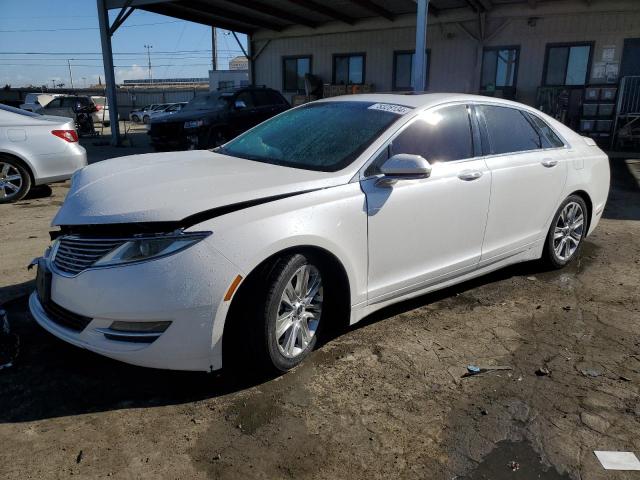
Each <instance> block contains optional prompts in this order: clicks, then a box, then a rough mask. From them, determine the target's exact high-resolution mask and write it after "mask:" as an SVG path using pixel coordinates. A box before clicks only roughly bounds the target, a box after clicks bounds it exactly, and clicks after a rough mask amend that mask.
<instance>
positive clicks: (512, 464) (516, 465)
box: [507, 460, 520, 472]
mask: <svg viewBox="0 0 640 480" xmlns="http://www.w3.org/2000/svg"><path fill="white" fill-rule="evenodd" d="M507 467H509V468H510V469H511V471H512V472H517V471H518V470H520V464H519V463H518V462H516V461H513V460H512V461H510V462H509V463H507Z"/></svg>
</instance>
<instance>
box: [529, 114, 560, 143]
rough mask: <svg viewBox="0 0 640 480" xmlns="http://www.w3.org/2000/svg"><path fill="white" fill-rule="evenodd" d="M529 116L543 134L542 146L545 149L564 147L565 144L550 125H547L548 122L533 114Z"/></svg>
mask: <svg viewBox="0 0 640 480" xmlns="http://www.w3.org/2000/svg"><path fill="white" fill-rule="evenodd" d="M527 115H529V118H530V119H531V121H532V122H533V123H534V124H535V125H536V127H538V130H540V133H542V135H541V137H542V146H543V147H544V148H560V147H564V142H563V141H562V140H561V139H560V137H558V135H556V132H554V131H553V129H552V128H551V127H550V126H549V125H547V122H545V121H544V120H542V119H541V118H540V117H538V116H537V115H533V114H532V113H528V114H527Z"/></svg>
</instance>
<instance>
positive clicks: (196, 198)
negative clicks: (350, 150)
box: [52, 150, 349, 226]
mask: <svg viewBox="0 0 640 480" xmlns="http://www.w3.org/2000/svg"><path fill="white" fill-rule="evenodd" d="M348 181H349V178H345V176H344V175H339V174H335V173H334V174H332V173H325V172H315V171H310V170H302V169H296V168H288V167H281V166H277V165H270V164H267V163H261V162H255V161H251V160H244V159H239V158H235V157H230V156H226V155H221V154H218V153H214V152H210V151H208V150H196V151H191V152H168V153H155V154H145V155H132V156H128V157H120V158H114V159H111V160H105V161H102V162H99V163H96V164H93V165H90V166H88V167H86V168H83V169H82V170H80V171H78V172H77V173H76V174H75V175H74V176H73V179H72V186H71V189H70V190H69V193H68V194H67V197H66V199H65V201H64V204H63V205H62V207H61V208H60V210H59V211H58V214H57V215H56V216H55V218H54V219H53V222H52V224H53V225H70V226H71V225H105V224H121V223H138V222H140V223H147V222H181V221H183V220H185V219H186V218H188V217H192V216H194V215H196V216H198V215H199V214H203V212H210V211H212V210H214V209H219V208H220V207H228V206H230V205H237V204H243V203H244V202H256V201H259V200H262V199H270V198H274V197H275V198H278V197H282V196H287V195H292V194H296V193H301V192H305V191H309V190H315V189H322V188H327V187H332V186H336V185H341V184H343V183H346V182H348Z"/></svg>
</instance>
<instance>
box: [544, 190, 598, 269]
mask: <svg viewBox="0 0 640 480" xmlns="http://www.w3.org/2000/svg"><path fill="white" fill-rule="evenodd" d="M569 205H578V206H579V209H580V212H579V214H574V219H573V220H572V221H567V222H566V223H565V221H564V220H563V219H564V217H563V219H561V216H562V215H563V212H565V209H567V207H569ZM580 214H581V216H582V226H581V228H577V227H572V225H577V224H579V221H578V219H579V217H580ZM565 216H566V215H565ZM569 216H571V215H569ZM556 228H558V232H557V233H558V235H560V234H561V232H560V230H563V231H564V230H567V229H568V231H565V232H563V234H562V235H563V236H562V237H560V238H556ZM588 228H589V210H588V208H587V205H586V203H585V201H584V200H583V199H582V197H580V196H578V195H570V196H568V197H567V198H566V199H565V200H564V201H563V202H562V204H561V205H560V207H559V208H558V210H557V212H556V214H555V215H554V216H553V221H552V222H551V226H550V227H549V232H548V233H547V239H546V241H545V245H544V251H543V254H542V259H543V261H544V262H545V263H546V264H547V265H549V266H550V267H552V268H563V267H564V266H566V265H568V264H569V263H571V262H572V261H573V260H574V259H575V258H576V257H577V256H578V254H579V253H580V249H581V248H582V244H583V243H584V238H585V237H586V235H587V230H588ZM563 239H564V243H565V247H564V248H565V249H564V250H563V249H562V248H560V244H561V243H562V242H563ZM572 239H573V240H572ZM575 242H577V243H578V244H577V246H575V249H574V250H573V251H570V249H571V248H573V246H574V245H575ZM567 245H568V246H567ZM559 248H560V253H558V249H559Z"/></svg>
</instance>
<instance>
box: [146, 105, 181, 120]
mask: <svg viewBox="0 0 640 480" xmlns="http://www.w3.org/2000/svg"><path fill="white" fill-rule="evenodd" d="M186 104H187V102H178V103H169V104H167V105H166V106H165V107H164V108H156V109H155V110H151V111H149V112H147V113H146V114H145V115H146V116H148V121H146V122H145V123H151V122H152V121H153V120H154V119H156V118H159V117H164V116H167V115H173V114H174V113H177V112H179V111H180V110H182V108H183V107H184V106H185V105H186Z"/></svg>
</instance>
